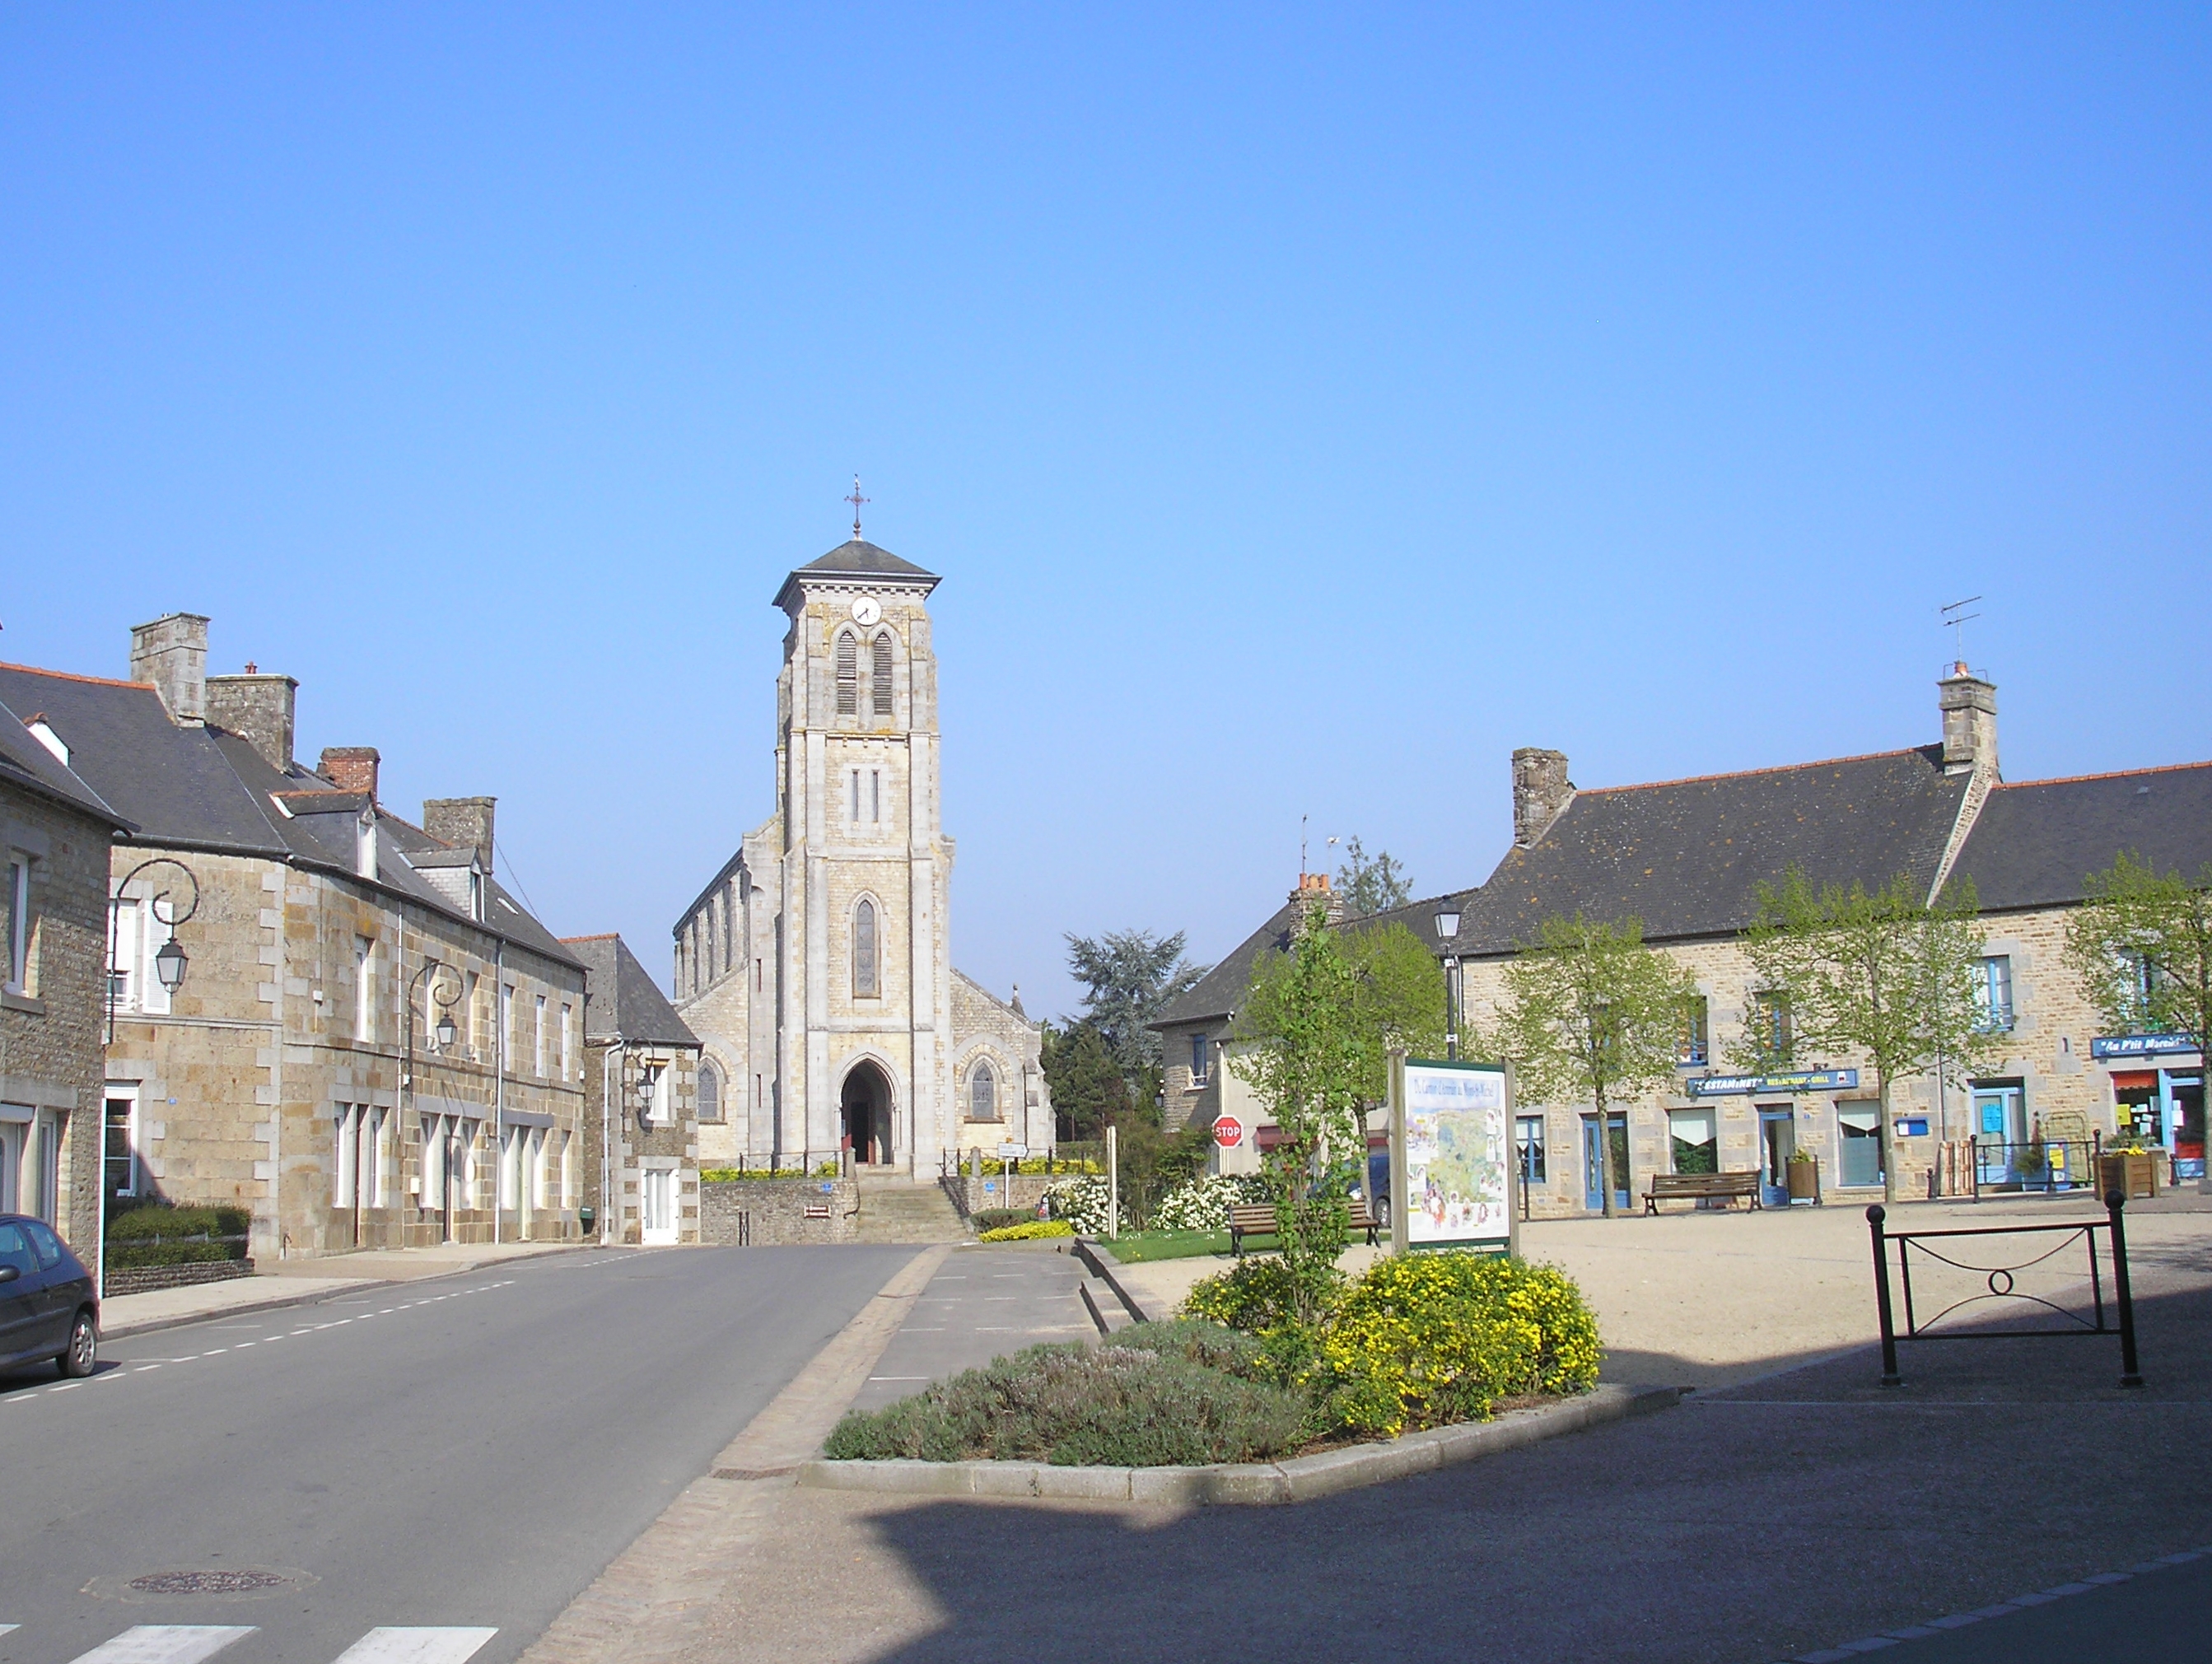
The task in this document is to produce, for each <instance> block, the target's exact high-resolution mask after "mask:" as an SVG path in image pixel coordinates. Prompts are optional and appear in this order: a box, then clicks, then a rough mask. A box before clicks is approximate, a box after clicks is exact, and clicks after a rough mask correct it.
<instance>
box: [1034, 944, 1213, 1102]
mask: <svg viewBox="0 0 2212 1664" xmlns="http://www.w3.org/2000/svg"><path fill="white" fill-rule="evenodd" d="M1182 950H1183V933H1182V932H1181V931H1177V932H1176V933H1175V934H1174V935H1172V936H1170V937H1166V938H1159V937H1155V936H1154V935H1153V934H1152V932H1150V931H1148V930H1109V931H1108V932H1106V933H1105V934H1104V935H1103V936H1096V937H1093V936H1077V935H1074V934H1073V933H1071V934H1070V935H1069V936H1068V938H1067V963H1068V968H1069V969H1071V970H1073V972H1074V973H1075V980H1076V981H1079V982H1080V983H1082V984H1083V985H1084V987H1085V989H1086V990H1087V992H1086V993H1085V994H1084V996H1083V1020H1084V1021H1085V1023H1089V1024H1090V1025H1091V1027H1093V1028H1094V1029H1097V1031H1098V1035H1099V1037H1100V1038H1101V1039H1102V1040H1103V1041H1104V1042H1105V1044H1106V1049H1107V1051H1108V1053H1109V1054H1110V1055H1111V1056H1112V1058H1113V1059H1114V1061H1115V1065H1116V1066H1118V1067H1119V1068H1120V1069H1121V1075H1122V1078H1124V1079H1125V1080H1126V1081H1127V1083H1128V1084H1129V1090H1130V1092H1131V1094H1132V1095H1133V1096H1135V1097H1136V1098H1137V1101H1138V1102H1151V1101H1152V1096H1153V1094H1154V1093H1156V1092H1157V1091H1158V1085H1157V1083H1156V1082H1155V1083H1154V1084H1153V1086H1152V1091H1146V1090H1144V1088H1145V1084H1146V1071H1147V1070H1152V1071H1155V1072H1157V1071H1158V1067H1159V1062H1160V1037H1159V1035H1157V1034H1154V1033H1153V1032H1152V1029H1150V1028H1148V1027H1147V1026H1146V1024H1148V1023H1151V1022H1152V1019H1153V1018H1154V1017H1158V1015H1159V1014H1160V1010H1161V1008H1162V1007H1163V1006H1164V1005H1166V1004H1167V1003H1168V1001H1169V1000H1170V999H1174V998H1175V997H1176V995H1177V994H1179V993H1184V992H1186V991H1187V990H1188V989H1189V988H1190V987H1191V986H1192V985H1193V984H1194V983H1195V982H1196V981H1198V979H1199V978H1200V977H1201V976H1203V975H1206V967H1205V966H1203V965H1194V964H1192V963H1189V962H1188V960H1186V959H1185V958H1184V957H1183V956H1182Z"/></svg>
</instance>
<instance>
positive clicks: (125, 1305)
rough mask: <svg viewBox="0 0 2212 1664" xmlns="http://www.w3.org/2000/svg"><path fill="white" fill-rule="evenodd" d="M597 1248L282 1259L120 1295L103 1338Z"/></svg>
mask: <svg viewBox="0 0 2212 1664" xmlns="http://www.w3.org/2000/svg"><path fill="white" fill-rule="evenodd" d="M592 1246H595V1245H594V1244H591V1243H583V1242H501V1243H498V1244H496V1245H495V1244H492V1243H489V1242H483V1243H476V1244H469V1245H463V1244H459V1243H456V1244H453V1245H451V1246H448V1247H444V1248H370V1249H364V1250H363V1251H362V1252H361V1253H358V1254H325V1255H323V1256H320V1257H319V1258H316V1259H312V1260H278V1261H277V1262H276V1264H274V1265H273V1266H270V1267H268V1268H267V1269H266V1270H263V1271H258V1272H255V1274H254V1275H253V1276H252V1277H239V1278H232V1279H231V1280H230V1281H229V1282H227V1283H201V1284H196V1285H195V1286H193V1287H191V1288H182V1289H156V1290H155V1291H153V1292H152V1293H150V1294H118V1295H116V1296H114V1297H112V1298H110V1299H107V1300H103V1301H101V1302H100V1338H101V1339H103V1340H120V1339H123V1338H124V1337H125V1336H126V1335H134V1334H144V1333H148V1332H149V1331H151V1330H154V1329H170V1328H174V1327H177V1326H178V1325H179V1324H180V1323H196V1322H197V1321H200V1320H201V1319H202V1318H207V1317H225V1316H229V1315H233V1314H235V1313H239V1312H258V1311H270V1310H274V1309H276V1308H277V1307H280V1306H300V1305H305V1304H307V1303H309V1302H310V1301H315V1300H320V1299H324V1298H325V1297H328V1296H330V1295H333V1294H337V1293H341V1292H343V1291H345V1290H347V1289H357V1288H364V1287H367V1286H368V1285H369V1284H374V1283H412V1282H416V1281H417V1280H419V1279H421V1278H425V1277H450V1276H452V1275H453V1274H454V1273H455V1272H465V1271H473V1270H475V1269H476V1268H477V1266H489V1265H503V1264H505V1263H507V1261H509V1260H533V1259H538V1258H539V1257H541V1256H543V1255H545V1254H570V1253H574V1252H577V1251H579V1250H580V1249H582V1248H589V1247H592Z"/></svg>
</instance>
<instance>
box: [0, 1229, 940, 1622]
mask: <svg viewBox="0 0 2212 1664" xmlns="http://www.w3.org/2000/svg"><path fill="white" fill-rule="evenodd" d="M914 1252H915V1250H914V1249H912V1248H898V1247H882V1248H874V1247H841V1248H754V1249H681V1250H664V1251H659V1252H654V1251H643V1252H640V1251H636V1250H611V1251H599V1252H586V1253H578V1254H562V1255H558V1256H556V1257H553V1258H550V1259H544V1260H526V1261H521V1262H519V1263H515V1264H513V1265H509V1266H502V1267H501V1268H499V1269H498V1270H496V1271H483V1272H474V1273H469V1274H465V1275H462V1276H459V1277H453V1278H438V1279H435V1280H432V1281H426V1282H419V1283H412V1284H386V1285H383V1286H380V1287H376V1288H372V1289H368V1290H360V1291H350V1292H348V1293H344V1294H341V1295H337V1296H334V1297H331V1299H329V1300H327V1301H324V1302H320V1303H316V1304H313V1305H308V1306H301V1307H295V1308H291V1309H286V1310H283V1311H276V1312H270V1313H265V1314H263V1315H258V1316H240V1317H232V1318H227V1319H216V1320H212V1321H209V1322H205V1323H200V1324H194V1325H191V1326H189V1327H183V1328H177V1329H169V1330H165V1331H162V1332H161V1333H155V1334H149V1335H143V1336H139V1337H137V1338H135V1339H129V1340H125V1341H121V1342H118V1343H115V1344H113V1345H111V1346H108V1347H106V1348H104V1349H103V1360H102V1369H101V1370H100V1374H99V1375H98V1376H95V1377H94V1379H93V1380H91V1381H88V1382H77V1383H74V1384H65V1383H61V1382H58V1378H57V1377H56V1376H54V1375H53V1374H52V1372H51V1370H43V1369H42V1370H35V1371H24V1372H19V1373H17V1374H15V1375H11V1376H0V1664H68V1661H74V1660H76V1659H79V1658H81V1657H82V1656H83V1655H86V1654H88V1653H90V1652H92V1651H94V1649H96V1648H102V1647H108V1648H109V1650H107V1651H106V1652H105V1653H103V1654H102V1655H101V1657H102V1660H103V1664H105V1661H106V1660H108V1659H122V1658H125V1657H129V1658H131V1659H134V1660H137V1659H143V1660H146V1661H161V1664H167V1661H172V1660H174V1661H179V1664H181V1661H184V1660H186V1659H190V1658H194V1657H204V1656H211V1655H213V1654H210V1653H207V1652H196V1651H194V1650H193V1644H194V1643H192V1640H191V1637H190V1636H189V1635H188V1634H186V1633H185V1631H186V1630H187V1629H189V1628H191V1627H197V1626H221V1627H231V1628H240V1627H250V1628H251V1629H252V1631H253V1632H252V1633H251V1634H247V1635H244V1636H242V1637H216V1636H210V1637H204V1639H203V1641H202V1642H201V1643H198V1644H201V1645H206V1646H219V1654H220V1658H221V1661H222V1664H264V1661H274V1660H284V1661H290V1664H329V1661H333V1660H336V1659H337V1658H338V1657H339V1656H340V1655H342V1654H346V1653H347V1652H348V1649H352V1648H356V1647H357V1646H358V1647H362V1650H359V1651H356V1652H355V1653H354V1654H353V1655H351V1659H352V1660H353V1661H358V1660H366V1659H383V1658H387V1657H388V1658H395V1659H396V1658H402V1657H411V1658H415V1659H418V1660H422V1661H425V1664H433V1661H440V1660H444V1659H448V1658H459V1657H463V1656H469V1657H472V1659H473V1660H474V1661H475V1664H498V1661H501V1660H506V1659H511V1658H513V1657H514V1656H515V1655H517V1654H518V1653H520V1651H521V1650H522V1649H523V1648H525V1647H526V1646H527V1645H528V1644H529V1643H530V1642H531V1641H532V1640H533V1639H534V1638H535V1637H537V1635H538V1632H539V1631H541V1630H543V1629H544V1626H545V1625H547V1624H548V1623H549V1622H550V1620H551V1619H552V1618H553V1617H554V1616H555V1615H556V1613H557V1612H560V1611H561V1609H562V1607H563V1606H566V1605H567V1604H568V1601H569V1600H571V1599H572V1598H573V1597H574V1595H575V1594H577V1592H578V1591H579V1590H580V1589H581V1588H584V1587H585V1585H586V1584H587V1583H588V1582H590V1581H591V1580H592V1577H593V1576H596V1575H597V1573H598V1572H599V1570H600V1569H601V1568H602V1567H603V1566H604V1565H605V1564H606V1563H607V1562H608V1561H609V1560H611V1558H614V1556H615V1555H616V1554H617V1553H618V1552H620V1551H621V1550H622V1549H623V1547H625V1546H627V1545H628V1544H629V1541H630V1540H631V1539H632V1538H634V1537H635V1536H636V1535H637V1533H639V1532H640V1531H641V1530H642V1529H643V1528H644V1527H646V1526H647V1524H648V1523H650V1522H651V1521H653V1519H654V1518H655V1517H656V1516H657V1515H659V1513H660V1511H661V1510H662V1509H664V1508H665V1507H666V1506H667V1504H668V1503H670V1502H671V1500H672V1499H673V1498H674V1497H675V1496H676V1495H677V1493H678V1491H681V1490H682V1489H683V1487H684V1485H687V1484H689V1483H690V1481H691V1480H692V1479H696V1477H697V1476H698V1475H699V1473H701V1472H702V1470H703V1469H704V1468H705V1467H707V1465H708V1462H709V1461H711V1460H712V1459H713V1457H714V1454H715V1453H716V1452H718V1451H719V1450H720V1448H721V1447H722V1446H723V1445H724V1444H725V1443H726V1442H728V1440H729V1439H730V1438H731V1437H732V1435H734V1434H735V1433H736V1432H737V1430H738V1429H739V1428H740V1427H742V1426H744V1424H745V1423H746V1422H747V1421H748V1420H750V1418H751V1417H752V1416H753V1415H754V1413H755V1412H757V1411H758V1410H759V1409H761V1408H762V1406H764V1405H765V1404H766V1403H767V1402H768V1401H769V1400H770V1399H771V1398H772V1397H774V1396H775V1394H776V1392H777V1391H778V1390H779V1389H780V1388H781V1387H782V1386H783V1385H784V1384H785V1383H786V1382H788V1381H789V1380H790V1379H791V1378H792V1376H794V1375H796V1374H797V1373H798V1371H799V1369H800V1368H801V1367H802V1366H803V1365H804V1364H805V1363H806V1361H807V1360H808V1359H809V1358H810V1357H812V1356H813V1354H814V1353H815V1352H816V1351H818V1350H819V1349H820V1347H821V1346H822V1345H823V1343H824V1342H825V1341H827V1340H828V1339H829V1338H830V1337H831V1336H832V1335H834V1334H835V1333H836V1332H837V1331H838V1330H839V1329H840V1328H842V1327H843V1326H844V1325H845V1324H846V1322H847V1321H849V1320H850V1319H851V1318H852V1316H853V1315H854V1313H855V1312H856V1311H858V1310H859V1309H860V1307H861V1306H862V1305H863V1304H864V1303H866V1301H867V1300H868V1299H869V1298H870V1297H872V1295H873V1294H874V1293H875V1291H877V1290H878V1288H880V1287H881V1286H882V1285H883V1284H884V1281H885V1280H886V1279H887V1278H889V1277H890V1275H891V1273H892V1272H893V1271H894V1270H896V1268H897V1266H899V1265H900V1264H901V1263H902V1262H903V1261H904V1260H907V1259H908V1258H909V1257H910V1256H911V1255H912V1254H914ZM210 1570H217V1571H228V1572H229V1573H231V1574H232V1576H231V1577H230V1578H228V1580H226V1581H229V1582H247V1583H256V1584H260V1585H262V1587H259V1588H253V1589H250V1590H246V1591H244V1592H242V1593H240V1594H228V1595H210V1594H159V1593H153V1594H149V1593H147V1592H145V1591H144V1590H143V1589H134V1588H131V1582H132V1580H134V1579H140V1578H144V1577H147V1576H152V1575H158V1574H164V1573H171V1572H207V1571H210ZM264 1574H267V1575H269V1576H273V1578H274V1579H275V1581H269V1580H268V1577H266V1576H264ZM186 1581H192V1582H205V1581H207V1580H206V1579H204V1578H199V1579H193V1580H186ZM138 1625H156V1626H161V1629H162V1632H163V1633H162V1635H161V1636H158V1637H151V1638H148V1639H144V1640H140V1639H132V1640H130V1641H129V1642H127V1643H122V1644H121V1645H119V1646H118V1645H115V1644H112V1643H117V1638H118V1637H121V1636H123V1635H124V1634H125V1631H130V1630H131V1629H133V1628H134V1627H135V1626H138ZM9 1626H13V1627H12V1628H10V1627H9ZM386 1626H405V1627H416V1626H422V1627H428V1628H440V1629H446V1630H449V1631H452V1632H453V1633H451V1634H449V1635H448V1636H447V1637H445V1638H444V1639H443V1640H440V1639H438V1638H437V1637H413V1638H412V1639H411V1640H410V1639H408V1638H404V1637H403V1638H400V1639H398V1640H394V1639H393V1638H392V1637H384V1638H383V1639H381V1640H377V1641H372V1642H369V1643H366V1644H365V1645H364V1637H368V1635H369V1633H370V1632H371V1631H375V1630H378V1629H380V1628H383V1627H386ZM485 1628H491V1629H495V1631H496V1634H495V1635H494V1636H492V1637H490V1639H489V1641H484V1640H483V1637H481V1635H477V1636H475V1637H470V1636H469V1635H468V1634H467V1633H466V1632H467V1631H471V1630H475V1631H481V1630H483V1629H485ZM165 1637H166V1638H165ZM471 1641H473V1642H474V1643H477V1644H475V1645H473V1646H472V1647H471V1651H470V1652H467V1653H464V1652H463V1651H462V1650H461V1649H462V1648H463V1647H465V1646H471ZM410 1648H411V1649H412V1650H410Z"/></svg>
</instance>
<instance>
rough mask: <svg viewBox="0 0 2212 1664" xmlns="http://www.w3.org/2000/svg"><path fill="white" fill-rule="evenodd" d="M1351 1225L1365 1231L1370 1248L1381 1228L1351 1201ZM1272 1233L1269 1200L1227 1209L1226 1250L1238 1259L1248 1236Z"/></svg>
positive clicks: (1362, 1206) (1361, 1204)
mask: <svg viewBox="0 0 2212 1664" xmlns="http://www.w3.org/2000/svg"><path fill="white" fill-rule="evenodd" d="M1381 1229H1382V1227H1381V1226H1380V1225H1379V1224H1376V1219H1375V1215H1374V1214H1373V1213H1372V1212H1369V1210H1368V1206H1367V1204H1366V1203H1364V1202H1354V1203H1352V1230H1355V1231H1365V1232H1366V1233H1367V1246H1368V1247H1370V1248H1373V1247H1374V1246H1375V1245H1376V1243H1375V1233H1376V1231H1377V1230H1381ZM1274 1234H1275V1209H1274V1205H1273V1203H1272V1202H1261V1203H1257V1204H1252V1205H1238V1206H1233V1207H1231V1209H1230V1210H1229V1251H1230V1252H1231V1254H1235V1255H1236V1256H1237V1258H1238V1259H1240V1260H1241V1259H1243V1257H1244V1239H1245V1238H1246V1237H1247V1236H1273V1235H1274Z"/></svg>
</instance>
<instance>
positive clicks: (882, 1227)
mask: <svg viewBox="0 0 2212 1664" xmlns="http://www.w3.org/2000/svg"><path fill="white" fill-rule="evenodd" d="M853 1223H854V1225H855V1226H856V1227H857V1228H858V1230H859V1235H858V1236H857V1237H855V1239H854V1240H855V1241H858V1242H966V1241H967V1240H968V1238H969V1235H970V1234H971V1233H970V1232H969V1230H968V1227H967V1226H966V1225H965V1224H963V1223H962V1221H961V1218H960V1215H959V1212H957V1210H956V1209H955V1208H954V1207H953V1205H952V1199H951V1197H950V1196H947V1195H946V1194H945V1187H943V1186H942V1185H939V1184H937V1183H935V1182H933V1181H925V1182H923V1183H921V1184H916V1183H915V1181H913V1180H911V1179H909V1178H908V1177H907V1176H906V1175H905V1174H903V1173H896V1174H892V1173H884V1174H874V1173H870V1172H868V1171H866V1169H862V1171H861V1172H860V1218H857V1219H855V1220H854V1222H853Z"/></svg>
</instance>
